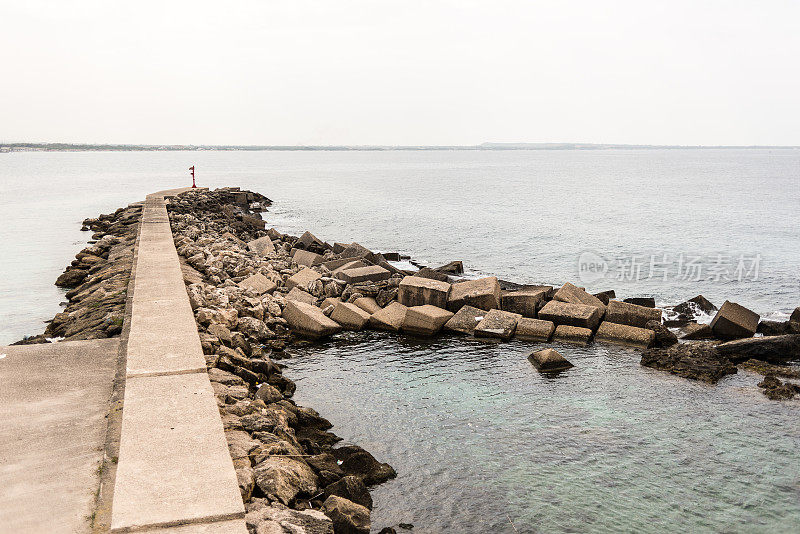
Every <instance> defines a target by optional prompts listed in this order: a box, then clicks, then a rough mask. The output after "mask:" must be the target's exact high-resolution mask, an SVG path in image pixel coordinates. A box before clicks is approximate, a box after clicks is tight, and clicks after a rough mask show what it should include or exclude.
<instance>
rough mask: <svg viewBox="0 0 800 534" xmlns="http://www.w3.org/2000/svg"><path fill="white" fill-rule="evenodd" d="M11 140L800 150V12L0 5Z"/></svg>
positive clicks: (482, 5)
mask: <svg viewBox="0 0 800 534" xmlns="http://www.w3.org/2000/svg"><path fill="white" fill-rule="evenodd" d="M0 48H2V50H3V54H2V59H0V73H2V78H1V79H0V140H1V141H69V142H114V143H198V144H200V143H207V144H223V143H225V144H227V143H230V144H289V145H294V144H414V145H417V144H475V143H480V142H483V141H496V142H598V143H603V142H605V143H643V144H715V145H716V144H736V145H742V144H762V145H764V144H770V145H800V67H798V65H800V2H796V1H789V0H787V1H763V0H762V1H751V2H740V1H735V0H727V1H701V0H694V1H689V2H685V1H675V0H673V1H670V2H654V1H642V0H639V1H613V0H612V1H597V0H592V1H572V2H570V1H563V2H559V1H554V0H548V1H545V2H534V1H518V2H517V1H486V2H474V1H470V0H453V1H443V0H424V1H409V0H404V1H379V0H370V1H367V0H364V1H349V0H336V1H333V0H327V1H302V0H284V1H282V2H274V1H268V0H262V1H257V2H251V1H242V0H237V1H231V2H219V1H217V2H202V1H198V0H194V1H186V2H184V1H173V0H161V1H159V2H150V1H141V0H139V1H136V2H119V1H111V0H102V1H79V0H73V1H69V2H67V1H63V0H54V1H41V0H0Z"/></svg>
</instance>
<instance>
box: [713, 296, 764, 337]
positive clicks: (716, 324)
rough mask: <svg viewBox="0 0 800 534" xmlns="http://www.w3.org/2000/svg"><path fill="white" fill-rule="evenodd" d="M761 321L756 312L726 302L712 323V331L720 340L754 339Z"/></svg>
mask: <svg viewBox="0 0 800 534" xmlns="http://www.w3.org/2000/svg"><path fill="white" fill-rule="evenodd" d="M759 319H760V316H759V315H758V314H757V313H756V312H754V311H751V310H748V309H747V308H745V307H744V306H740V305H739V304H736V303H735V302H731V301H729V300H726V301H725V303H724V304H723V305H722V307H721V308H720V309H719V311H718V312H717V314H716V315H715V316H714V319H713V320H712V321H711V331H712V332H714V335H715V336H717V337H718V338H719V339H736V338H742V337H753V334H755V333H756V330H757V329H758V320H759Z"/></svg>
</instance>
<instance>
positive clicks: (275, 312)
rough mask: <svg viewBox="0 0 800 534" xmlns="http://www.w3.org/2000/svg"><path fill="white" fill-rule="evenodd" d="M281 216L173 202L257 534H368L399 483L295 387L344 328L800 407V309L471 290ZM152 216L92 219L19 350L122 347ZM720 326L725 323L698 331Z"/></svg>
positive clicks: (236, 195) (229, 191)
mask: <svg viewBox="0 0 800 534" xmlns="http://www.w3.org/2000/svg"><path fill="white" fill-rule="evenodd" d="M270 204H271V202H270V200H269V199H268V198H266V197H264V196H263V195H260V194H258V193H253V192H249V191H240V190H238V188H224V189H219V190H216V191H206V190H197V191H190V192H187V193H183V194H181V195H179V196H178V197H176V198H173V199H171V200H170V202H169V204H168V212H169V216H170V222H171V227H172V231H173V238H174V242H175V246H176V248H177V251H178V255H179V258H180V261H181V268H182V271H183V274H184V281H185V283H186V286H187V293H188V296H189V300H190V303H191V306H192V309H193V310H194V313H195V318H196V322H197V326H198V333H199V335H200V340H201V345H202V347H203V352H204V354H205V355H206V362H207V367H208V373H209V377H210V379H211V382H212V386H213V388H214V391H215V394H216V397H217V400H218V405H219V408H220V413H221V416H222V420H223V425H224V428H225V431H226V436H227V438H228V443H229V448H230V451H231V456H232V458H233V462H234V467H235V469H236V474H237V478H238V480H239V486H240V490H241V493H242V498H243V499H244V501H245V504H246V509H247V519H246V520H247V525H248V528H249V529H250V531H251V532H256V533H260V534H266V533H272V532H276V533H279V532H280V533H282V532H308V533H316V532H336V533H339V532H369V531H370V509H371V508H372V499H371V497H370V495H369V491H368V488H369V486H371V485H374V484H379V483H382V482H384V481H386V480H388V479H390V478H393V477H394V476H395V475H396V474H395V472H394V470H393V469H392V468H391V467H390V466H389V465H387V464H384V463H380V462H379V461H378V460H376V459H375V458H374V457H373V456H372V455H371V454H370V453H369V452H367V451H365V450H364V449H362V448H360V447H358V446H356V445H348V446H337V444H338V443H339V442H340V441H341V439H340V438H339V437H337V436H336V435H335V434H333V433H332V432H330V429H331V428H332V425H331V423H330V422H329V421H328V420H327V419H325V418H324V417H322V416H320V415H319V414H318V413H317V412H315V411H314V410H313V409H310V408H305V407H300V406H297V405H296V403H294V402H293V401H292V400H291V398H292V396H293V394H294V392H295V384H294V383H293V382H292V381H291V380H290V379H288V378H287V377H285V376H284V375H283V373H282V366H281V364H280V363H279V360H281V359H282V358H285V357H289V354H290V352H291V346H292V345H293V344H295V343H298V342H307V341H306V340H308V339H311V340H317V339H320V338H324V337H326V336H329V335H332V334H335V333H337V332H339V331H341V330H342V329H346V330H360V329H362V328H373V329H378V330H384V331H389V332H399V331H403V332H406V333H410V334H413V335H421V336H431V335H436V334H439V333H440V332H446V333H449V334H453V335H472V336H475V337H481V338H485V339H488V340H496V341H498V342H502V341H507V340H509V339H512V338H514V339H519V340H523V341H534V342H540V343H546V342H549V341H552V340H558V341H561V342H566V343H578V344H586V343H590V342H605V343H616V344H621V345H626V346H631V347H635V348H638V349H641V350H642V351H643V352H642V359H641V365H643V366H646V367H651V368H653V369H658V370H662V371H667V372H670V373H673V374H676V375H678V376H682V377H685V378H690V379H696V380H702V381H705V382H708V383H712V384H713V383H716V382H717V381H718V380H720V379H721V378H722V377H724V376H726V375H728V374H732V373H736V372H737V370H738V369H739V368H743V369H748V370H750V371H753V372H757V373H760V374H762V375H764V377H765V378H764V380H763V381H762V382H761V383H759V384H758V386H759V387H760V388H762V390H763V392H764V394H765V395H766V396H767V397H768V398H770V399H776V400H777V399H790V398H792V397H793V396H794V395H796V394H798V393H800V385H797V384H796V383H795V382H791V381H789V380H794V379H797V378H800V373H798V371H797V370H796V369H795V368H793V367H791V366H787V365H785V364H786V363H787V362H789V361H793V360H797V359H800V308H798V309H797V310H795V312H794V313H793V314H792V317H791V319H790V320H789V321H786V322H785V323H776V322H773V321H761V320H760V318H759V317H758V315H757V314H755V313H753V312H752V311H750V310H747V309H746V308H743V307H741V306H739V305H737V304H735V303H732V302H727V301H726V302H725V304H723V305H722V306H721V307H720V308H719V309H717V308H716V306H714V305H713V304H712V303H710V302H708V300H706V299H705V298H703V297H702V296H701V295H698V296H697V297H695V298H693V299H690V300H689V301H686V302H684V303H681V304H679V305H677V306H674V307H672V308H670V309H665V310H660V309H658V308H656V307H655V302H654V301H653V299H650V298H631V299H624V300H617V299H616V294H615V292H614V291H605V292H602V293H597V294H594V295H592V294H589V293H587V292H586V291H585V289H584V288H581V287H577V286H575V285H573V284H569V283H566V284H564V285H563V286H562V287H560V288H556V287H551V286H522V285H519V284H514V283H511V282H506V281H502V280H498V279H497V278H495V277H486V278H482V279H478V280H464V279H461V278H459V277H458V275H459V274H462V272H463V268H462V266H461V263H460V262H452V263H450V264H447V265H444V266H442V267H439V268H436V269H431V268H427V267H423V268H421V269H419V270H418V271H413V272H412V271H405V270H401V269H399V268H397V267H396V266H395V265H393V264H392V263H391V262H393V261H397V260H400V259H401V258H400V256H399V254H396V253H395V254H386V253H383V254H380V253H375V252H373V251H370V250H369V249H367V248H365V247H363V246H361V245H359V244H357V243H349V244H343V243H334V244H333V245H330V244H327V243H324V242H322V241H321V240H319V239H317V238H316V237H315V236H314V235H313V234H311V233H310V232H306V233H305V234H303V235H302V236H300V237H295V236H289V235H284V234H281V233H280V232H278V231H276V230H275V229H267V228H266V224H265V222H264V220H263V219H262V217H261V215H260V212H261V211H263V210H266V208H267V207H268V206H269V205H270ZM140 215H141V205H140V204H132V205H130V206H128V207H127V208H121V209H119V210H117V211H116V212H115V213H114V214H110V215H101V216H100V217H98V218H97V219H87V220H86V221H84V229H86V230H89V229H91V230H92V231H94V232H95V234H94V235H93V236H92V237H93V240H92V241H93V243H92V244H91V246H90V247H87V248H86V249H84V250H83V251H81V252H80V253H78V255H76V259H75V261H73V263H72V265H70V266H69V267H68V268H67V270H66V271H65V272H64V274H62V275H61V276H60V277H59V279H58V281H57V285H60V286H62V287H67V288H71V289H70V291H69V292H68V293H67V297H68V299H69V304H68V305H67V307H66V309H65V310H64V311H63V312H62V313H59V314H57V315H56V317H55V318H54V319H53V321H51V322H50V324H49V325H48V327H47V329H46V331H45V334H43V335H41V336H35V337H33V338H26V339H25V340H23V341H21V342H20V343H41V342H47V341H48V338H63V339H96V338H101V337H112V336H115V335H119V333H120V331H121V328H122V322H123V317H124V308H125V299H126V289H127V285H128V280H129V277H130V270H131V267H132V264H133V259H134V257H133V256H134V248H135V241H136V234H137V228H138V224H137V223H138V222H139V219H140ZM711 313H714V314H715V317H714V320H713V321H712V322H711V324H700V323H698V322H697V318H698V317H699V316H701V315H702V314H711ZM756 333H758V334H760V336H757V337H753V336H754V335H755V334H756ZM287 349H288V350H287ZM530 359H531V363H532V364H533V365H534V366H535V367H536V368H537V369H539V371H540V372H543V373H551V372H563V371H565V370H567V369H569V368H571V367H572V364H571V363H570V362H568V361H567V360H566V359H565V358H564V357H563V356H562V355H561V354H559V353H558V352H557V351H555V350H553V349H551V348H547V349H544V350H540V351H537V352H534V353H533V354H531V356H530ZM779 377H780V378H779ZM781 378H783V379H784V380H781ZM394 527H395V526H387V527H386V528H384V529H383V530H381V532H382V533H384V534H386V533H390V532H395V528H394ZM397 527H398V528H406V527H409V525H405V524H404V525H402V526H401V525H397Z"/></svg>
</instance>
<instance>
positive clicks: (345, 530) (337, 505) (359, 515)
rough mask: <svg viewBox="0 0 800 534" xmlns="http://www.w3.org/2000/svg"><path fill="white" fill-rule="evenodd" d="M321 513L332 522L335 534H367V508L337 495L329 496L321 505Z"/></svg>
mask: <svg viewBox="0 0 800 534" xmlns="http://www.w3.org/2000/svg"><path fill="white" fill-rule="evenodd" d="M322 512H323V513H324V514H325V515H327V516H328V517H330V518H331V521H333V531H334V532H335V533H336V534H369V529H370V519H369V508H367V507H365V506H361V505H360V504H356V503H354V502H353V501H350V500H347V499H345V498H343V497H339V496H338V495H331V496H330V497H328V498H327V499H325V502H324V503H322Z"/></svg>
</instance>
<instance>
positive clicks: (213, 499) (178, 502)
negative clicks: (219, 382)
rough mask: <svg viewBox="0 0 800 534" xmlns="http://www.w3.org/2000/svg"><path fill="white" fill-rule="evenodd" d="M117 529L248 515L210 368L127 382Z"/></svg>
mask: <svg viewBox="0 0 800 534" xmlns="http://www.w3.org/2000/svg"><path fill="white" fill-rule="evenodd" d="M122 413H123V419H122V439H121V442H120V451H119V464H118V467H117V480H116V484H115V490H114V506H113V511H112V519H111V529H112V531H125V530H132V529H141V528H145V527H148V526H153V527H154V526H175V525H181V524H187V523H203V522H210V521H215V520H220V519H236V518H240V517H243V516H244V505H243V504H242V497H241V494H240V493H239V486H238V482H237V480H236V473H235V472H234V470H233V462H232V460H231V457H230V454H229V452H228V444H227V442H226V441H225V435H224V433H223V430H222V420H221V419H220V416H219V411H218V409H217V404H216V401H215V399H214V391H213V389H212V388H211V383H210V382H209V380H208V375H207V374H206V373H190V374H183V375H164V376H153V377H143V378H129V379H128V381H127V383H126V384H125V408H124V410H123V412H122Z"/></svg>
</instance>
